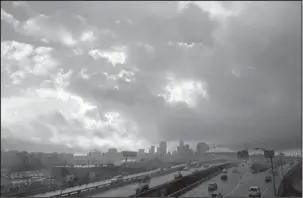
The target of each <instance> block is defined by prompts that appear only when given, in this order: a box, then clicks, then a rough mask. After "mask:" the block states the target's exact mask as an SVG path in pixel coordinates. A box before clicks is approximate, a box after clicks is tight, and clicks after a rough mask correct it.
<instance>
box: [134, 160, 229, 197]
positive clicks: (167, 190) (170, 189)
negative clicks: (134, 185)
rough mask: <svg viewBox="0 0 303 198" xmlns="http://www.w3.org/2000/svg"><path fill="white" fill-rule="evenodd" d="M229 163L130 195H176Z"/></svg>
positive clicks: (204, 179) (219, 170)
mask: <svg viewBox="0 0 303 198" xmlns="http://www.w3.org/2000/svg"><path fill="white" fill-rule="evenodd" d="M228 166H229V164H228V163H226V164H221V165H217V166H213V167H210V168H208V169H206V170H202V171H199V172H197V173H193V174H190V175H187V176H184V177H183V178H181V179H178V180H173V181H170V182H167V183H164V184H161V185H158V186H155V187H154V188H151V189H149V190H148V191H145V192H143V193H139V194H134V195H131V196H130V197H166V196H176V195H178V194H182V193H184V192H185V191H186V190H189V189H191V188H194V187H195V186H197V185H198V184H199V182H200V183H202V182H203V181H206V180H207V179H209V178H210V177H211V176H213V175H214V174H216V173H218V172H221V170H222V169H223V168H226V167H228Z"/></svg>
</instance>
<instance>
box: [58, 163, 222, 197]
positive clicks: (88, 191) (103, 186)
mask: <svg viewBox="0 0 303 198" xmlns="http://www.w3.org/2000/svg"><path fill="white" fill-rule="evenodd" d="M216 161H222V160H221V159H216V160H208V161H200V162H199V163H200V164H205V163H214V162H216ZM223 161H224V160H223ZM196 163H197V162H196ZM186 165H187V164H181V165H175V166H172V167H171V168H170V169H169V170H167V171H158V172H152V173H148V174H144V175H140V176H137V177H133V178H128V179H124V181H123V182H122V183H113V184H101V185H97V186H93V187H89V188H85V189H81V190H75V191H71V192H67V193H62V194H61V195H56V196H79V195H80V194H81V195H82V196H89V195H91V194H96V193H101V192H103V191H106V190H109V189H113V188H118V187H121V186H125V185H128V184H131V183H134V182H137V181H138V179H139V178H142V177H143V176H146V175H149V176H150V177H157V176H161V175H165V174H168V173H170V172H175V171H177V170H181V169H183V168H184V167H185V166H186ZM53 197H55V196H53Z"/></svg>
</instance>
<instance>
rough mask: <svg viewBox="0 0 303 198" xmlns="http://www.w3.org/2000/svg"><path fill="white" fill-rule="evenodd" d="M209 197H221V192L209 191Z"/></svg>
mask: <svg viewBox="0 0 303 198" xmlns="http://www.w3.org/2000/svg"><path fill="white" fill-rule="evenodd" d="M211 197H223V196H222V194H221V193H218V192H213V193H211Z"/></svg>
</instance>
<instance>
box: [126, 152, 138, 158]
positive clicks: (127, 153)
mask: <svg viewBox="0 0 303 198" xmlns="http://www.w3.org/2000/svg"><path fill="white" fill-rule="evenodd" d="M122 155H123V157H137V152H134V151H122Z"/></svg>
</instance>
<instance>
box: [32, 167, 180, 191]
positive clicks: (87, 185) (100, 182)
mask: <svg viewBox="0 0 303 198" xmlns="http://www.w3.org/2000/svg"><path fill="white" fill-rule="evenodd" d="M178 166H182V165H177V166H173V167H178ZM183 166H184V165H183ZM157 171H159V170H152V171H148V172H143V173H138V174H133V175H129V176H125V177H124V178H125V179H128V178H134V177H138V176H142V175H147V174H151V173H154V172H157ZM108 183H110V180H102V181H98V182H94V183H89V184H84V185H81V186H74V187H70V188H66V189H63V190H62V191H61V190H56V191H51V192H47V193H43V194H37V195H35V196H34V197H50V196H55V195H60V194H62V193H67V192H71V191H76V190H81V189H85V188H89V187H94V186H98V185H102V184H108Z"/></svg>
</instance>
